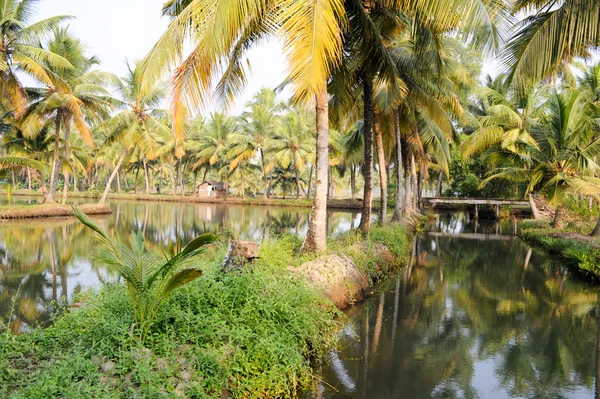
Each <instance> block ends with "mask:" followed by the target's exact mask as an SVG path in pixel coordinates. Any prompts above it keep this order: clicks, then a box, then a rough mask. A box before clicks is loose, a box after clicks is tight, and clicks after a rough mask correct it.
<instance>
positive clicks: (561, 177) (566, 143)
mask: <svg viewBox="0 0 600 399" xmlns="http://www.w3.org/2000/svg"><path fill="white" fill-rule="evenodd" d="M538 95H539V96H540V97H541V99H542V102H541V104H542V106H541V107H539V106H538V108H537V109H536V110H535V111H534V113H533V115H532V117H533V118H535V119H536V122H537V123H536V125H535V127H534V128H531V131H530V133H529V134H530V138H531V139H528V140H527V142H521V143H519V145H508V146H504V147H503V146H502V145H501V143H496V144H495V145H493V146H492V147H491V148H490V149H488V151H487V152H486V157H487V159H488V160H489V161H491V162H492V164H494V165H498V167H497V168H496V170H495V171H494V172H493V174H492V175H491V176H490V177H488V178H487V179H486V180H484V181H483V182H482V185H484V184H487V183H488V182H489V181H491V180H493V179H496V178H505V179H510V180H514V181H520V182H527V183H528V185H527V190H526V194H529V193H531V192H533V191H539V192H542V193H544V194H545V195H546V196H547V198H548V199H549V201H550V203H552V204H554V205H556V206H557V208H556V212H555V217H554V222H553V227H555V228H560V227H562V225H563V223H564V221H563V218H564V213H565V210H564V207H563V205H562V203H563V200H564V197H565V194H566V191H567V188H569V187H574V188H575V189H576V190H577V191H580V192H585V193H586V194H589V193H588V191H589V190H593V189H595V186H594V185H593V184H592V183H593V182H588V183H587V184H585V183H586V180H589V179H593V178H591V177H590V176H593V174H594V173H596V172H597V171H598V169H599V168H598V164H597V163H596V159H597V157H598V155H599V154H600V137H599V136H598V134H597V132H596V129H597V125H596V122H595V119H596V118H597V117H598V114H597V113H596V112H597V110H595V109H594V107H593V105H592V103H591V102H590V99H589V95H588V93H587V92H586V91H579V90H577V89H569V88H566V89H563V91H562V92H559V91H558V90H557V89H556V88H554V87H553V86H546V87H544V88H543V89H542V90H541V91H540V92H539V93H538ZM538 105H539V103H538Z"/></svg>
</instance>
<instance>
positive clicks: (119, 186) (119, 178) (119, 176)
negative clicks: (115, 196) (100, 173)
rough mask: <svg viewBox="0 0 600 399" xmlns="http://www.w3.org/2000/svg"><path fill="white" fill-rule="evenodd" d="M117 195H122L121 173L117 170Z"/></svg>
mask: <svg viewBox="0 0 600 399" xmlns="http://www.w3.org/2000/svg"><path fill="white" fill-rule="evenodd" d="M116 179H117V193H119V194H121V173H120V172H119V170H117V177H116Z"/></svg>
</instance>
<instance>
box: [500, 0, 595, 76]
mask: <svg viewBox="0 0 600 399" xmlns="http://www.w3.org/2000/svg"><path fill="white" fill-rule="evenodd" d="M512 13H513V14H514V15H522V16H523V19H522V20H521V21H520V23H519V25H518V26H519V29H518V31H517V32H516V33H515V34H514V35H513V36H512V37H511V39H510V41H509V43H508V46H507V48H506V51H505V52H504V54H503V56H502V62H503V64H504V65H505V67H506V69H507V71H508V72H509V78H510V80H512V78H513V77H517V78H519V79H521V78H530V79H532V80H534V81H535V80H539V79H542V78H545V77H548V76H550V75H556V74H557V73H558V72H559V68H560V65H561V64H562V63H563V62H564V61H567V62H569V61H572V60H573V59H575V58H576V57H584V56H588V55H589V54H590V51H591V49H592V48H593V47H595V46H598V44H600V3H599V2H598V1H596V0H558V1H556V0H519V1H515V2H514V3H513V7H512Z"/></svg>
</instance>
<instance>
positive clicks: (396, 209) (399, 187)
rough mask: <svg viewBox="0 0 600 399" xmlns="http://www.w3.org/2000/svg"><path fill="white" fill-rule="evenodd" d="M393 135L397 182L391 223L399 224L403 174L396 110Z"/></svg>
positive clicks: (398, 120) (398, 115)
mask: <svg viewBox="0 0 600 399" xmlns="http://www.w3.org/2000/svg"><path fill="white" fill-rule="evenodd" d="M394 133H395V135H396V179H397V180H398V185H397V188H396V206H395V207H394V216H392V221H393V222H399V221H400V219H401V218H402V177H403V175H404V173H403V171H402V167H403V164H402V135H401V133H400V113H399V112H398V110H396V111H394Z"/></svg>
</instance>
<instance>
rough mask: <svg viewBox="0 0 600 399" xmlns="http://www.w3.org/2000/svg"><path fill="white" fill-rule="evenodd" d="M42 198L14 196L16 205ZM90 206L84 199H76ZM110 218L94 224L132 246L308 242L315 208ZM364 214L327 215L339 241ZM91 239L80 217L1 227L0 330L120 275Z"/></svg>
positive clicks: (37, 317)
mask: <svg viewBox="0 0 600 399" xmlns="http://www.w3.org/2000/svg"><path fill="white" fill-rule="evenodd" d="M40 200H41V198H28V197H14V198H13V203H35V202H37V201H40ZM72 201H74V202H75V203H80V202H85V200H82V199H74V200H72ZM109 205H110V207H111V209H112V211H113V214H112V215H109V216H101V217H94V220H96V221H98V223H99V224H101V225H102V227H103V228H104V229H106V230H107V231H108V232H109V234H111V235H113V236H119V237H121V238H122V239H124V240H128V239H130V236H131V231H138V230H140V231H142V233H143V234H144V237H145V239H146V242H147V245H148V246H166V245H167V244H168V243H169V241H174V240H176V239H177V238H178V237H181V238H182V239H183V241H184V243H187V242H189V241H190V240H192V239H193V238H195V237H197V236H199V235H200V234H202V233H205V232H213V233H219V234H224V235H227V236H228V237H231V238H241V239H248V240H254V241H261V240H263V239H265V238H269V237H273V236H277V235H280V234H283V233H292V234H298V235H300V236H304V235H305V234H306V232H307V230H308V220H309V217H310V211H311V210H310V208H280V207H260V206H235V205H227V206H225V205H219V204H197V203H185V204H182V203H173V202H127V201H111V202H110V203H109ZM358 222H359V214H358V213H356V212H355V213H351V212H338V211H329V212H328V213H327V228H328V233H329V234H330V235H333V236H335V235H338V234H340V233H343V232H346V231H348V230H349V229H351V228H353V227H354V226H355V225H358ZM96 248H97V242H96V241H95V239H94V234H93V232H92V231H91V230H90V229H87V228H86V227H85V226H83V225H82V224H81V223H79V222H78V221H77V220H76V219H75V218H48V219H29V220H13V221H0V330H2V328H3V326H4V325H7V324H9V321H10V328H11V329H12V330H13V331H14V332H15V333H23V332H27V331H29V330H30V329H31V328H32V327H34V326H35V325H37V324H39V323H41V324H42V325H44V324H45V323H46V322H47V321H48V320H49V319H50V317H51V315H52V314H53V312H54V304H55V303H56V302H57V301H59V302H60V301H62V300H64V299H65V298H66V299H71V298H72V297H73V294H74V293H76V292H77V291H79V290H81V289H85V288H90V287H92V288H93V287H97V286H99V285H101V284H102V283H103V282H106V281H111V280H114V279H115V278H116V276H115V275H113V274H111V273H108V272H107V270H106V268H105V267H104V266H103V265H102V264H100V262H97V261H96V260H95V259H94V255H96V254H97V252H96Z"/></svg>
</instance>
